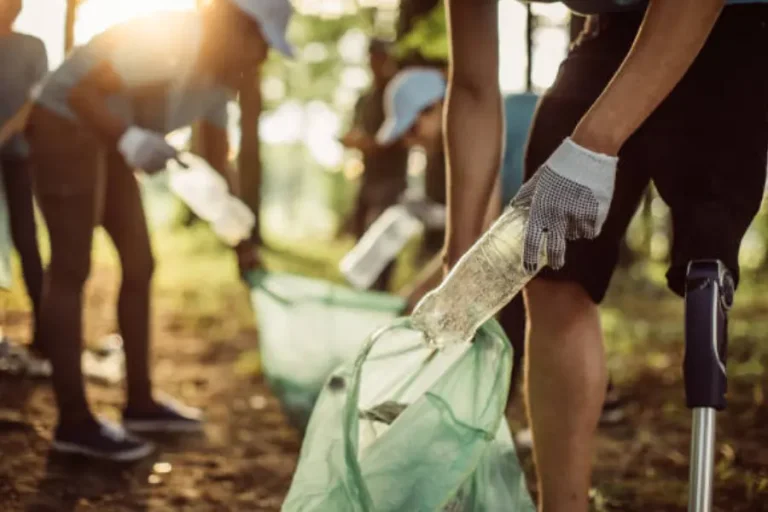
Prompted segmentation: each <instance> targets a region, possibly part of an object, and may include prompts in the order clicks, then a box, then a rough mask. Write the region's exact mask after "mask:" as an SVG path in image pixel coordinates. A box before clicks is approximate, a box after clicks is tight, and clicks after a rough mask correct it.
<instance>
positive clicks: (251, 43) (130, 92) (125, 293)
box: [26, 0, 293, 461]
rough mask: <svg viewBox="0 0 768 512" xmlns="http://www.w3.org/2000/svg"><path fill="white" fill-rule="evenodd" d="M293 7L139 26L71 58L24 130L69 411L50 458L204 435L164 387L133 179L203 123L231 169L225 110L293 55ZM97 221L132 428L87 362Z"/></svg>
mask: <svg viewBox="0 0 768 512" xmlns="http://www.w3.org/2000/svg"><path fill="white" fill-rule="evenodd" d="M292 12H293V11H292V7H291V5H290V3H289V2H288V0H214V1H212V2H209V3H207V4H206V5H205V7H203V8H202V9H201V10H200V11H187V12H173V13H163V14H157V15H154V16H150V17H146V18H141V19H135V20H132V21H129V22H126V23H123V24H120V25H117V26H114V27H112V28H110V29H109V30H107V31H106V32H104V33H102V34H100V35H98V36H96V37H95V38H94V39H93V40H92V41H90V42H89V43H88V44H86V45H84V46H82V47H80V48H78V49H76V50H75V51H74V52H72V53H71V54H70V55H69V56H68V57H67V59H66V61H65V62H64V63H63V64H62V65H61V66H60V67H59V68H58V69H56V70H55V71H53V72H52V73H51V74H49V75H48V77H47V79H46V80H45V81H44V82H43V84H42V86H41V87H40V89H39V91H38V93H37V94H36V95H35V97H34V106H33V108H32V111H31V113H30V116H29V121H28V125H27V129H26V135H27V139H28V141H29V143H30V146H31V158H32V162H33V178H34V179H33V182H34V186H35V192H36V196H37V199H38V202H39V204H40V207H41V210H42V212H43V216H44V218H45V221H46V223H47V225H48V231H49V233H50V240H51V263H50V266H49V267H48V270H47V274H46V286H45V288H44V293H43V298H42V304H41V313H42V318H41V330H42V335H43V338H44V339H51V338H53V337H55V338H56V343H50V344H48V346H46V351H47V354H48V355H49V357H50V360H51V363H52V365H53V388H54V392H55V396H56V403H57V406H58V409H59V421H58V425H57V427H56V430H55V433H54V438H53V444H52V448H53V450H55V451H58V452H64V453H77V454H82V455H86V456H90V457H97V458H104V459H110V460H118V461H129V460H136V459H139V458H142V457H144V456H146V455H148V454H149V453H150V452H151V451H152V448H153V447H152V445H151V444H150V443H148V442H146V441H144V440H142V439H140V438H138V437H136V436H135V435H134V434H133V433H151V432H186V431H197V430H200V429H201V427H202V423H201V421H202V418H201V413H200V411H199V410H197V409H194V408H191V407H187V406H185V405H182V404H180V403H178V402H176V401H174V400H171V399H170V398H168V397H164V396H162V395H160V394H156V393H154V392H153V386H152V380H151V376H150V369H149V365H150V340H149V337H150V328H149V324H150V321H149V317H150V282H151V279H152V274H153V269H154V260H153V257H152V249H151V247H150V240H149V234H148V232H147V222H146V219H145V217H144V212H143V210H142V203H141V198H140V196H139V188H138V184H137V182H136V179H135V177H134V175H133V173H134V170H137V169H140V170H143V171H144V172H147V173H154V172H157V171H161V170H163V169H164V168H165V166H166V163H167V162H168V160H170V159H173V158H175V157H177V150H176V149H175V148H173V147H171V146H170V145H169V144H168V143H167V142H166V141H165V138H164V135H165V134H167V133H169V132H171V131H173V130H175V129H178V128H180V127H182V126H186V125H189V124H190V123H193V122H195V121H198V120H199V121H201V132H202V135H203V138H204V144H205V146H206V149H207V151H206V154H207V155H208V159H209V160H210V163H211V164H212V166H213V167H215V168H217V169H224V168H226V166H227V163H228V162H227V153H228V147H227V134H226V105H227V102H228V101H229V100H230V98H231V97H232V95H233V92H234V91H235V90H237V87H238V85H239V83H240V80H241V79H242V77H243V76H244V75H247V74H248V72H249V71H250V70H252V69H253V68H254V67H255V66H259V65H261V63H262V62H263V61H264V60H265V59H266V57H267V52H268V50H269V48H270V47H273V48H275V49H277V50H279V51H280V52H282V53H283V54H285V55H288V56H290V55H292V48H291V46H290V45H289V43H288V41H287V40H286V35H285V32H286V27H287V25H288V22H289V20H290V17H291V15H292ZM97 225H102V226H103V227H104V228H105V229H106V231H107V233H108V234H109V236H110V237H111V239H112V241H113V243H114V245H115V248H116V249H117V253H118V255H119V259H120V263H121V266H122V284H121V287H120V295H119V300H118V306H117V313H118V323H119V327H120V331H121V334H122V336H123V338H124V349H125V352H126V373H127V375H126V380H127V403H126V406H125V409H124V410H123V415H122V421H123V425H122V426H118V425H112V424H109V423H107V422H106V421H104V420H101V419H98V418H97V417H96V416H94V415H93V413H92V412H91V410H90V408H89V406H88V402H87V399H86V395H85V389H84V385H83V378H82V369H81V363H80V361H81V358H80V353H81V347H82V321H81V317H82V314H83V311H82V309H83V297H82V295H83V285H84V283H85V281H86V279H87V277H88V273H89V269H90V256H91V240H92V236H93V229H94V227H96V226H97ZM251 252H253V249H252V248H251ZM129 432H131V433H129Z"/></svg>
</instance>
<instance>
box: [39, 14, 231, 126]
mask: <svg viewBox="0 0 768 512" xmlns="http://www.w3.org/2000/svg"><path fill="white" fill-rule="evenodd" d="M202 34H203V27H202V19H201V18H200V15H199V14H197V13H196V12H171V13H162V14H160V15H157V14H155V15H153V16H152V17H145V18H138V19H134V20H131V21H128V22H125V23H122V24H119V25H116V26H114V27H112V28H110V29H108V30H107V31H106V32H104V33H102V34H100V35H98V36H96V37H94V38H93V39H92V40H91V41H90V42H89V43H88V44H86V45H84V46H81V47H79V48H77V49H75V50H74V51H73V52H72V53H71V54H70V55H69V57H67V59H66V60H65V61H64V63H63V64H62V65H61V66H60V67H59V68H58V69H56V70H55V71H53V72H52V73H51V74H50V75H49V76H48V77H47V79H46V80H45V81H44V83H43V86H42V87H41V88H40V90H39V91H38V92H37V93H36V95H35V101H36V102H37V103H38V104H40V105H42V106H45V107H46V108H48V109H50V110H52V111H54V112H56V113H58V114H59V115H61V116H62V117H65V118H67V119H70V120H72V121H75V122H77V121H78V119H77V116H76V115H75V113H74V112H73V111H72V110H71V109H70V107H69V102H68V96H69V93H70V91H71V89H72V88H73V87H74V86H75V85H76V84H77V83H78V82H79V81H80V80H81V79H82V78H83V77H84V76H85V75H86V74H88V73H89V72H90V71H91V70H92V69H93V68H94V67H95V66H96V65H97V64H99V63H101V62H103V61H105V60H106V61H108V62H109V63H110V64H111V65H112V67H113V68H114V69H115V71H116V72H117V74H118V76H119V77H120V78H121V80H122V85H123V87H122V89H121V91H120V92H119V93H118V94H115V95H113V96H111V97H109V98H108V105H109V108H110V110H111V111H112V112H113V113H114V114H115V115H117V116H119V117H120V118H121V119H123V120H124V121H125V122H126V123H129V124H133V125H136V126H139V127H141V128H145V129H148V130H154V131H156V132H159V133H169V132H171V131H173V130H176V129H178V128H182V127H184V126H187V125H189V124H191V123H193V122H195V121H197V120H205V121H208V122H210V123H212V124H214V125H216V126H219V127H221V128H224V129H226V127H227V103H228V102H229V100H230V99H232V98H233V97H234V93H233V91H231V90H230V89H228V88H226V87H224V86H222V85H219V84H217V83H215V81H214V79H213V77H211V76H208V75H205V74H201V73H200V72H199V71H197V70H196V67H197V63H198V59H199V56H200V50H201V43H202Z"/></svg>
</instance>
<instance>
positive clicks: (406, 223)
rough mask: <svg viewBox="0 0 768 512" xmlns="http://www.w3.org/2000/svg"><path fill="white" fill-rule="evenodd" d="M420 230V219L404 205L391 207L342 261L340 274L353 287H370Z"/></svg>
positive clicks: (362, 288) (361, 288)
mask: <svg viewBox="0 0 768 512" xmlns="http://www.w3.org/2000/svg"><path fill="white" fill-rule="evenodd" d="M421 229H422V225H421V222H420V221H419V220H418V219H417V218H415V217H414V216H412V215H411V214H410V213H408V210H407V209H406V208H405V207H404V206H401V205H395V206H390V207H389V208H387V209H386V210H385V211H384V213H382V214H381V216H380V217H379V218H378V219H376V222H374V223H373V224H372V225H371V227H370V228H369V229H368V231H366V232H365V234H364V235H363V236H362V238H361V239H360V241H359V242H358V243H357V245H355V247H354V248H353V249H352V250H351V251H349V253H347V255H346V256H344V258H343V259H342V260H341V263H340V264H339V269H340V270H341V273H342V274H343V275H344V277H345V278H346V279H347V281H349V283H350V284H351V285H352V286H354V287H355V288H357V289H360V290H365V289H368V288H370V287H371V285H373V283H374V282H375V281H376V279H377V278H378V277H379V276H380V275H381V273H382V272H383V271H384V269H385V268H386V266H387V265H388V264H389V263H390V262H391V261H392V260H394V259H395V258H396V257H397V255H398V254H399V253H400V251H402V250H403V247H405V244H407V243H408V240H410V239H411V238H412V237H414V236H415V235H416V234H417V233H418V232H419V231H420V230H421Z"/></svg>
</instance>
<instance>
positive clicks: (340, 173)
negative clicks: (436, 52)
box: [17, 0, 568, 237]
mask: <svg viewBox="0 0 768 512" xmlns="http://www.w3.org/2000/svg"><path fill="white" fill-rule="evenodd" d="M398 3H399V2H398V0H294V2H293V4H294V6H295V8H296V11H297V13H298V14H299V15H306V16H314V17H318V18H321V19H324V20H327V22H328V23H334V20H336V22H337V23H338V20H342V19H343V20H350V22H349V23H347V25H348V26H349V28H348V29H344V30H343V31H342V32H341V33H339V37H338V40H337V42H332V43H329V41H327V40H322V41H321V40H318V41H313V40H311V35H309V36H308V35H307V34H306V33H304V32H302V30H303V29H302V27H303V25H301V24H300V23H295V22H294V23H293V24H292V27H291V36H292V38H293V39H294V40H297V41H298V42H299V43H300V44H299V45H297V46H298V47H299V59H300V60H301V61H302V62H304V63H307V62H309V63H313V64H318V65H322V63H324V62H326V61H331V60H334V59H335V60H336V61H339V62H341V63H342V65H341V66H337V65H335V64H334V66H335V67H334V68H333V72H329V73H327V74H328V75H333V78H332V79H333V83H325V84H324V85H321V84H319V83H318V84H317V87H318V90H317V91H312V90H310V91H304V90H303V89H306V86H305V83H306V82H307V81H312V80H313V79H312V78H311V77H306V76H303V75H302V74H303V73H304V70H303V69H302V68H301V66H296V65H294V66H293V67H292V65H291V64H286V63H284V62H281V61H280V60H279V59H272V60H271V61H270V63H269V64H268V65H267V70H266V71H265V73H264V77H263V81H262V94H263V98H264V101H265V107H266V108H265V110H264V112H263V113H262V116H261V120H260V135H261V140H262V143H263V148H264V151H263V160H264V167H265V191H264V198H265V199H264V204H263V208H264V210H265V211H264V212H263V219H264V220H265V221H266V222H265V224H267V225H268V226H270V228H274V229H276V230H279V231H281V232H284V233H287V232H290V233H293V234H295V236H296V237H302V236H306V235H307V233H315V234H317V233H324V232H325V233H328V232H330V231H332V230H333V228H332V226H333V225H334V223H336V222H337V221H338V219H337V218H335V214H334V213H333V211H334V210H338V207H339V206H338V204H336V205H333V204H332V203H337V202H338V201H339V200H340V199H339V198H338V197H335V196H336V195H338V194H335V193H332V192H325V193H324V192H323V191H324V190H325V191H329V190H335V189H337V188H338V181H339V180H342V179H344V180H347V181H351V182H354V181H355V180H356V178H357V177H359V174H360V172H361V170H362V168H361V166H360V162H359V160H358V159H357V158H358V155H355V154H353V153H350V152H348V151H345V150H344V149H343V147H342V146H341V145H340V144H339V142H338V140H337V139H338V137H339V136H340V135H341V134H342V132H343V130H345V129H346V127H347V125H348V122H349V118H350V115H351V112H352V109H353V107H354V104H355V101H356V100H357V98H358V97H359V95H360V94H361V93H362V92H363V91H364V90H365V89H366V88H367V87H368V86H369V85H370V75H369V71H368V67H367V61H366V59H367V50H366V49H367V43H368V40H369V38H370V37H371V36H372V35H382V34H384V35H391V34H390V33H391V31H392V29H393V27H394V20H395V18H396V13H397V6H398ZM196 5H197V0H126V1H114V0H88V1H87V2H85V3H84V4H82V5H81V6H80V7H79V8H78V12H77V22H76V25H75V44H83V43H85V42H87V41H88V40H90V39H91V38H92V37H93V36H94V35H96V34H98V33H100V32H102V31H103V30H105V29H107V28H108V27H110V26H112V25H114V24H116V23H120V22H122V21H125V20H129V19H131V18H133V17H137V16H142V15H147V14H151V13H153V12H158V11H176V10H186V9H194V8H195V7H196ZM367 7H377V8H378V10H377V12H378V13H381V14H380V15H379V16H378V18H377V19H375V20H373V22H372V23H359V22H356V21H355V20H356V18H355V17H356V16H360V15H359V13H360V12H361V8H367ZM499 12H500V17H499V24H500V29H501V30H500V52H501V67H500V75H499V81H500V87H501V89H502V90H503V91H504V92H506V93H510V92H516V91H522V90H523V89H524V88H525V82H526V80H525V69H526V66H525V55H526V48H525V24H526V15H525V8H524V7H523V5H522V4H520V3H519V2H517V1H515V0H501V1H500V2H499ZM535 12H536V14H538V15H539V16H540V24H539V28H538V30H537V31H536V32H535V40H534V46H533V68H532V81H533V86H534V88H535V89H538V90H543V89H545V88H546V87H548V86H549V84H551V82H552V81H553V79H554V76H555V74H556V72H557V67H558V65H559V63H560V61H561V59H562V58H563V56H564V54H565V51H566V48H567V43H568V34H567V31H566V30H565V27H566V26H567V21H568V11H567V9H565V8H564V7H563V6H560V5H542V6H536V7H535ZM64 18H65V1H64V0H25V2H24V10H23V12H22V14H21V17H20V18H19V20H18V23H17V29H18V30H20V31H22V32H27V33H30V34H33V35H36V36H38V37H40V38H41V39H42V40H43V41H44V42H45V43H46V46H47V48H48V53H49V58H50V63H51V66H52V67H53V66H56V65H58V64H59V63H60V62H61V61H62V59H63V56H64V48H63V42H64ZM357 21H359V20H357ZM345 23H346V22H345ZM297 25H299V26H297ZM347 25H345V26H347ZM300 89H302V90H300ZM320 89H322V91H321V90H320ZM323 91H325V92H323ZM230 111H231V116H230V118H231V126H230V133H231V141H232V143H233V144H232V145H233V148H232V150H233V155H234V154H235V153H236V152H237V150H238V143H239V111H238V107H237V104H236V103H233V104H231V105H230ZM189 135H190V131H189V130H182V131H180V132H179V133H176V134H173V140H174V143H176V144H179V145H183V144H184V143H185V142H186V141H187V140H188V138H189ZM289 155H290V157H288V156H289ZM413 162H414V166H413V168H412V172H411V177H412V179H414V180H418V179H419V177H420V172H419V169H420V168H421V167H423V159H419V158H418V155H415V158H414V159H413ZM329 183H330V185H329ZM333 183H336V185H335V186H334V185H333ZM334 194H335V195H334ZM160 216H161V217H162V215H160ZM299 226H300V227H299Z"/></svg>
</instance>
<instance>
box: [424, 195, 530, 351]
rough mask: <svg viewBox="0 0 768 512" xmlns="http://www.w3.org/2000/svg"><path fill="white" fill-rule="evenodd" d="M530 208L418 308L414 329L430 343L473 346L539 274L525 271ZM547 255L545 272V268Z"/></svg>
mask: <svg viewBox="0 0 768 512" xmlns="http://www.w3.org/2000/svg"><path fill="white" fill-rule="evenodd" d="M528 213H529V208H527V207H524V206H519V205H515V206H512V207H510V208H508V209H507V210H506V212H504V214H503V215H502V216H501V217H500V218H499V220H497V221H496V223H495V224H494V225H493V226H491V228H490V229H489V230H488V232H486V233H485V234H484V235H483V236H482V237H481V238H480V240H478V241H477V242H476V243H475V245H473V246H472V247H471V248H470V249H469V251H467V253H466V254H465V255H464V256H463V257H462V258H461V259H460V260H459V261H458V263H457V264H456V266H454V267H453V269H452V270H451V272H450V273H449V274H448V276H446V278H445V279H444V280H443V283H442V284H441V285H440V286H439V287H437V288H436V289H434V290H432V291H431V292H429V293H428V294H427V295H425V296H424V298H423V299H422V300H421V301H420V302H419V303H418V304H417V305H416V307H415V308H414V311H413V314H412V315H411V325H412V326H413V327H414V328H416V329H419V330H420V331H422V332H423V333H424V335H425V337H426V338H427V341H428V342H429V343H430V344H434V345H437V346H445V345H449V344H452V343H462V342H468V341H470V340H471V339H472V337H473V336H474V334H475V331H477V329H478V328H479V327H480V326H481V325H482V324H483V323H485V322H486V321H487V320H489V319H490V318H491V317H492V316H493V315H495V314H496V313H497V312H498V311H499V310H500V309H501V308H502V307H504V306H505V305H506V304H507V303H508V302H509V301H510V300H512V298H513V297H514V296H515V295H517V293H519V292H520V290H522V288H523V287H524V286H525V285H526V284H527V283H528V281H530V280H531V279H532V278H533V276H534V275H535V274H536V272H528V271H527V270H525V268H524V267H523V244H524V241H525V227H526V224H527V222H528ZM544 258H545V256H544V254H543V253H542V255H541V257H540V262H539V267H538V268H541V267H542V266H543V265H544V263H545V262H544Z"/></svg>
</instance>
